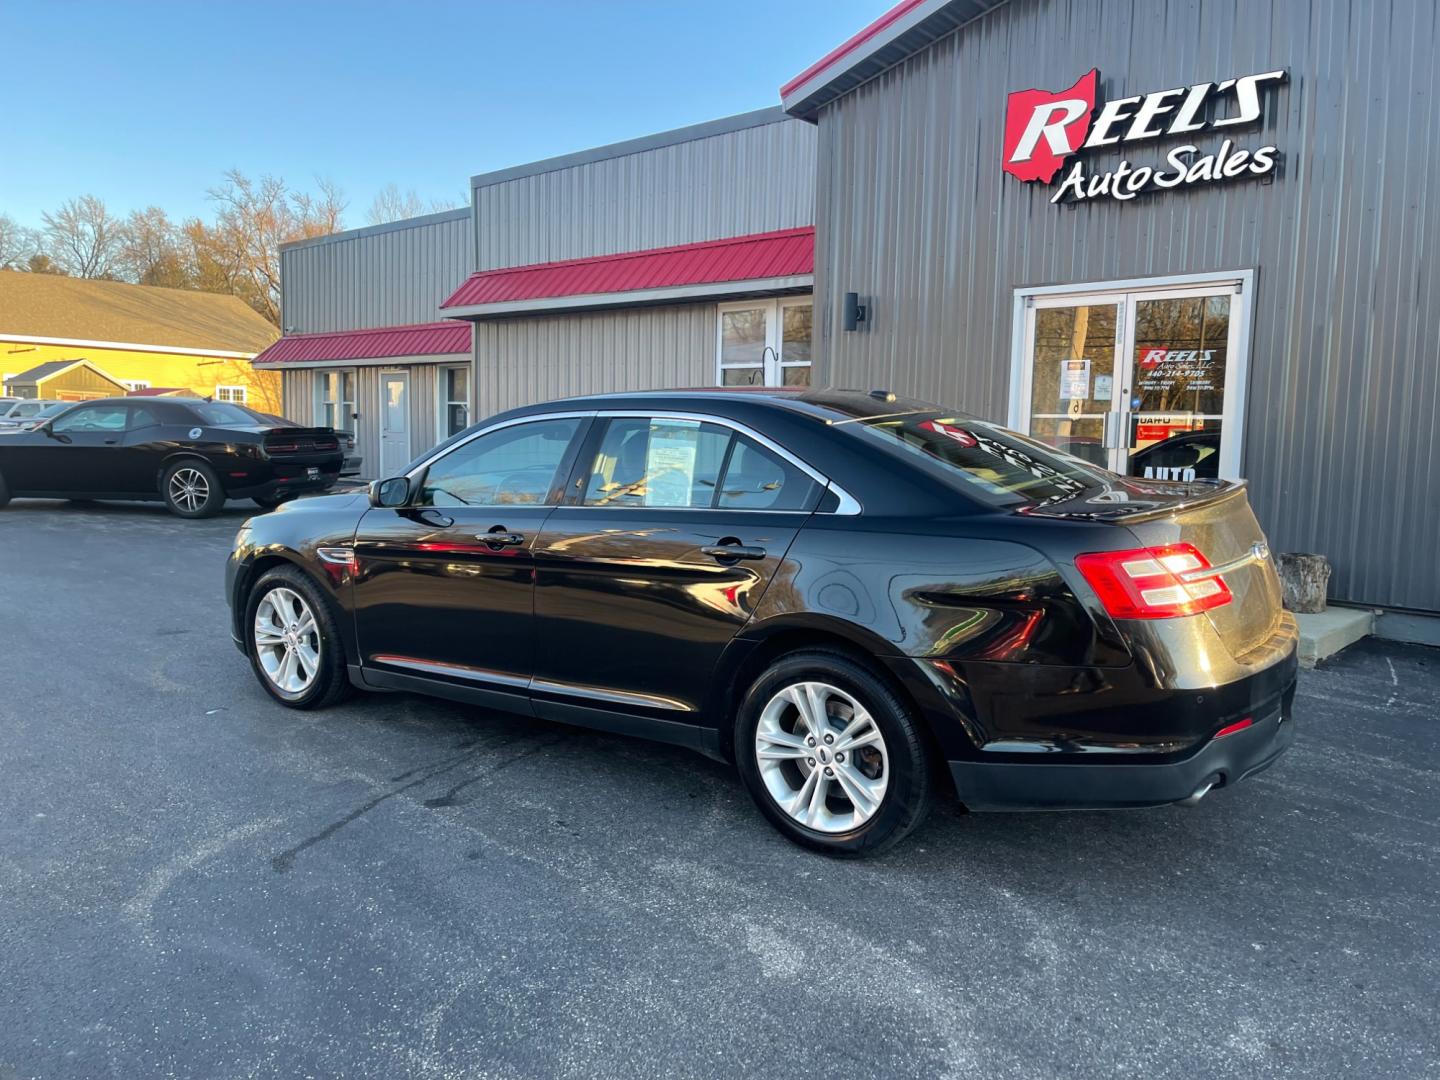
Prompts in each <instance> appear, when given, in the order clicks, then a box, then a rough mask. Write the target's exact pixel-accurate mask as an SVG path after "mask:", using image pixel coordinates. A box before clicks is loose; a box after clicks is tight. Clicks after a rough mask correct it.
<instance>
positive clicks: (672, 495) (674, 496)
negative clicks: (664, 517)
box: [645, 420, 700, 506]
mask: <svg viewBox="0 0 1440 1080" xmlns="http://www.w3.org/2000/svg"><path fill="white" fill-rule="evenodd" d="M699 441H700V423H699V421H697V420H666V421H663V422H656V423H655V424H654V425H652V426H651V428H650V445H649V447H648V449H647V450H646V452H645V491H646V499H645V505H646V506H689V505H690V497H691V492H692V491H693V490H694V487H695V453H696V448H697V446H698V444H699Z"/></svg>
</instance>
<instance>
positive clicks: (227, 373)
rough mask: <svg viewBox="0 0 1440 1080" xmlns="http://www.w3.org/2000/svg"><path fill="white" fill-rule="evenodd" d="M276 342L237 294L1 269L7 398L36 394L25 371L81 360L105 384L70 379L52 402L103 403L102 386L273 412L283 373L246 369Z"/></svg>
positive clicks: (0, 359)
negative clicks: (170, 393) (167, 393)
mask: <svg viewBox="0 0 1440 1080" xmlns="http://www.w3.org/2000/svg"><path fill="white" fill-rule="evenodd" d="M279 336H280V335H279V332H278V331H277V330H276V329H275V328H274V327H273V326H271V325H270V324H269V323H268V322H267V321H266V320H265V319H264V318H263V317H261V316H260V315H259V314H257V313H256V312H255V311H254V310H253V309H251V308H250V307H249V306H248V305H247V304H245V302H244V301H242V300H240V299H239V298H238V297H235V296H225V295H222V294H220V293H205V292H193V291H191V290H188V289H159V288H155V287H153V286H149V285H127V284H125V283H124V282H119V281H88V280H85V279H82V278H68V277H59V276H56V275H53V274H27V273H21V272H20V271H17V270H0V376H3V379H4V383H5V390H4V392H5V393H7V394H10V393H11V392H12V390H11V383H12V382H14V383H15V384H16V386H15V392H16V396H25V397H30V396H37V395H35V394H34V393H33V391H32V390H30V389H29V388H31V387H34V386H35V385H36V383H35V380H34V379H33V378H27V377H26V376H27V374H28V373H31V372H34V371H35V369H36V368H41V367H44V366H46V365H55V366H53V367H45V371H47V372H48V371H56V370H59V369H60V368H62V367H65V366H68V365H70V364H73V363H74V362H75V361H80V360H84V361H86V364H87V365H88V368H89V369H90V370H92V371H95V372H99V373H100V374H102V375H104V376H106V379H105V380H98V379H93V378H92V379H89V380H88V382H87V383H83V384H82V383H79V382H73V381H72V380H66V381H65V386H64V388H63V389H61V390H58V391H55V392H54V396H56V397H59V398H61V399H62V400H75V399H79V398H83V397H104V396H107V395H108V394H110V393H113V392H114V391H113V390H112V389H110V388H109V386H108V385H106V383H118V384H121V385H123V386H124V387H126V388H128V389H132V390H141V389H144V390H150V391H152V392H153V391H156V390H177V391H181V392H183V393H186V394H194V395H196V396H197V397H213V398H216V399H219V400H223V401H237V402H241V403H242V404H246V405H249V406H250V407H251V408H252V409H258V410H259V411H260V412H267V413H279V412H280V409H281V407H282V401H281V396H280V374H279V372H275V371H256V370H255V369H254V368H253V367H251V365H250V361H251V360H252V359H253V358H254V356H255V354H256V353H258V352H260V351H261V350H262V349H264V348H265V347H266V346H268V345H269V344H270V343H271V342H273V341H274V340H275V339H276V338H278V337H279ZM62 362H63V363H62ZM72 370H73V371H74V373H76V374H79V373H80V371H81V370H82V369H81V368H79V367H76V368H73V369H72ZM42 374H43V373H42ZM50 385H58V383H51V384H50ZM41 391H42V393H41V395H38V396H48V394H47V392H46V390H45V385H44V384H42V386H41Z"/></svg>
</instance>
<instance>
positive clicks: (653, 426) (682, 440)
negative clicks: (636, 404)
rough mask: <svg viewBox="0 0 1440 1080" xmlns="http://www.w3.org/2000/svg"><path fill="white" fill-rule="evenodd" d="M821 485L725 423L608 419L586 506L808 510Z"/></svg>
mask: <svg viewBox="0 0 1440 1080" xmlns="http://www.w3.org/2000/svg"><path fill="white" fill-rule="evenodd" d="M817 488H818V484H817V483H816V481H815V480H813V479H812V478H811V477H810V476H809V475H807V474H806V473H805V471H804V470H803V469H800V468H799V467H797V466H795V465H794V464H792V463H791V462H789V461H787V460H785V459H784V458H783V457H781V456H780V455H778V454H776V453H774V452H772V451H771V450H768V449H767V448H765V447H763V446H761V445H760V444H759V443H756V442H754V441H753V440H751V439H749V438H747V437H746V436H744V435H741V434H739V433H737V432H734V431H731V430H730V429H729V428H727V427H724V426H723V425H720V424H711V423H704V422H701V421H699V420H682V419H675V418H669V417H655V418H646V417H641V418H624V419H616V420H611V421H610V422H609V424H608V426H607V427H606V429H605V435H604V437H603V438H602V439H601V441H600V446H599V449H598V450H597V451H596V454H595V458H594V460H593V462H591V465H590V470H589V478H588V480H587V481H586V485H585V498H584V503H585V505H586V506H612V507H615V506H627V507H628V506H637V507H670V508H674V509H689V510H709V509H717V510H805V509H807V508H808V507H809V506H810V505H811V503H812V501H813V499H814V497H815V494H816V491H817Z"/></svg>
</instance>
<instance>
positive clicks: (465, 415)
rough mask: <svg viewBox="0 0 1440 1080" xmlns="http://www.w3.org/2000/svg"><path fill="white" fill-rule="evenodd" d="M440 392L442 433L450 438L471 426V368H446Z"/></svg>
mask: <svg viewBox="0 0 1440 1080" xmlns="http://www.w3.org/2000/svg"><path fill="white" fill-rule="evenodd" d="M440 393H441V412H442V413H443V415H444V423H443V424H442V425H441V434H442V435H443V436H444V437H445V438H447V439H448V438H449V437H450V436H451V435H457V434H459V433H460V432H462V431H464V430H465V429H466V428H467V427H469V426H470V369H469V368H468V367H451V368H445V371H444V378H443V379H442V380H441V386H440Z"/></svg>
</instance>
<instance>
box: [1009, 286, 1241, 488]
mask: <svg viewBox="0 0 1440 1080" xmlns="http://www.w3.org/2000/svg"><path fill="white" fill-rule="evenodd" d="M1217 276H1218V275H1217ZM1172 281H1174V279H1159V280H1156V281H1155V282H1153V283H1144V284H1140V285H1133V286H1131V287H1129V288H1125V289H1123V290H1119V289H1116V290H1114V291H1109V290H1103V289H1101V288H1097V289H1096V291H1094V292H1091V293H1083V292H1082V293H1076V294H1073V295H1069V296H1067V295H1061V294H1059V293H1058V291H1056V292H1051V291H1050V290H1039V291H1041V292H1044V293H1045V295H1042V296H1037V297H1035V298H1034V299H1033V301H1031V303H1030V305H1029V311H1028V313H1027V314H1026V315H1025V333H1026V341H1025V353H1024V354H1023V356H1022V357H1021V363H1020V365H1019V368H1018V370H1017V376H1018V378H1019V379H1020V381H1021V385H1022V387H1025V388H1026V400H1025V404H1024V410H1025V411H1024V414H1023V415H1022V417H1020V418H1019V419H1018V421H1017V422H1018V423H1019V424H1020V425H1021V426H1022V427H1025V428H1027V430H1028V431H1029V433H1030V434H1031V435H1033V436H1034V437H1036V438H1038V439H1041V440H1043V441H1044V442H1047V443H1049V444H1050V445H1052V446H1056V447H1059V448H1060V449H1062V450H1065V451H1068V452H1069V453H1071V454H1073V455H1075V456H1076V457H1080V458H1083V459H1085V460H1086V461H1090V462H1093V463H1094V464H1097V465H1103V466H1105V467H1106V468H1109V469H1112V470H1114V471H1115V472H1118V473H1123V474H1126V475H1129V476H1137V477H1142V478H1146V479H1155V480H1207V479H1215V478H1217V477H1224V478H1227V479H1228V478H1233V477H1236V476H1238V474H1239V456H1240V455H1239V447H1238V445H1236V444H1235V443H1234V442H1233V437H1232V436H1231V435H1230V433H1231V432H1235V431H1237V430H1239V424H1240V415H1241V413H1242V412H1243V408H1244V400H1243V397H1242V396H1241V394H1240V393H1238V389H1237V388H1238V387H1239V386H1243V372H1244V356H1243V350H1241V348H1240V343H1242V342H1243V335H1240V334H1237V333H1236V330H1237V328H1238V327H1239V326H1240V325H1241V323H1242V321H1243V317H1244V316H1243V303H1244V299H1245V296H1246V294H1245V292H1244V290H1243V287H1242V286H1241V285H1239V284H1236V283H1235V281H1233V280H1230V281H1226V280H1218V281H1214V282H1213V283H1195V284H1185V283H1181V282H1175V283H1174V284H1169V283H1170V282H1172ZM1127 284H1129V283H1127ZM1237 312H1239V313H1240V314H1237ZM1237 353H1238V354H1239V360H1238V361H1237V358H1236V355H1237Z"/></svg>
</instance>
